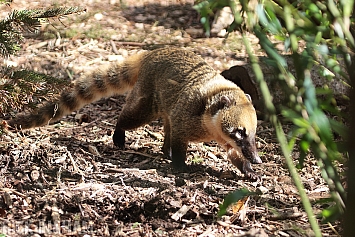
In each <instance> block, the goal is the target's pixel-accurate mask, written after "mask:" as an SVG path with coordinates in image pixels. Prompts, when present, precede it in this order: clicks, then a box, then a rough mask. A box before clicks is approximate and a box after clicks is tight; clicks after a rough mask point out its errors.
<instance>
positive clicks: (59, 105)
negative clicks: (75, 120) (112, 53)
mask: <svg viewBox="0 0 355 237" xmlns="http://www.w3.org/2000/svg"><path fill="white" fill-rule="evenodd" d="M144 55H145V53H140V54H136V55H133V56H131V57H129V58H127V59H126V60H125V61H124V62H122V63H113V64H110V65H109V66H105V67H102V68H99V69H97V70H94V71H93V72H91V73H88V74H85V75H83V76H81V77H80V78H79V79H78V80H76V81H74V82H73V84H72V86H71V87H70V88H69V89H68V90H65V91H63V92H62V93H61V95H60V96H59V97H57V98H56V99H54V100H53V101H52V102H48V103H47V104H45V105H44V106H42V107H40V108H38V109H37V110H36V111H33V112H32V113H26V114H19V115H17V116H16V117H15V118H14V119H12V120H10V121H8V124H9V125H10V126H11V127H16V128H21V129H27V128H33V127H39V126H42V125H45V124H47V123H49V122H50V121H56V120H58V119H60V118H61V117H63V116H65V115H67V114H69V113H70V112H72V111H75V110H77V109H80V108H82V107H83V106H85V105H86V104H89V103H91V102H94V101H96V100H99V99H101V98H103V97H109V96H112V95H114V94H124V93H125V92H127V91H129V90H131V89H132V87H133V86H134V84H135V83H136V81H137V79H138V72H139V69H140V67H141V63H142V60H143V58H144Z"/></svg>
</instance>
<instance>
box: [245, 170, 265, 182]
mask: <svg viewBox="0 0 355 237" xmlns="http://www.w3.org/2000/svg"><path fill="white" fill-rule="evenodd" d="M244 175H245V178H246V179H248V180H250V181H254V182H255V181H260V180H261V177H260V175H258V174H257V173H256V172H255V171H254V170H253V171H252V172H251V171H248V172H246V173H244Z"/></svg>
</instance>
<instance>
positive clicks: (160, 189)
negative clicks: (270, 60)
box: [0, 0, 342, 236]
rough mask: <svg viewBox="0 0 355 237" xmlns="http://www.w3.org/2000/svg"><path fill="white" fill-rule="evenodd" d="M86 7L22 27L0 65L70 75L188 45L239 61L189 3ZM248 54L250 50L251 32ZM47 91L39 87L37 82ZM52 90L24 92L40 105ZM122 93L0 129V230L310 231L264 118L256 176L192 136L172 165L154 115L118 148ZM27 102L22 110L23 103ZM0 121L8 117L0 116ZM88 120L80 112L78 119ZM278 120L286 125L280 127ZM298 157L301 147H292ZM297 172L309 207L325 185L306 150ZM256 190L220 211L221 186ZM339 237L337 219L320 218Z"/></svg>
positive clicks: (92, 0) (214, 60) (34, 4)
mask: <svg viewBox="0 0 355 237" xmlns="http://www.w3.org/2000/svg"><path fill="white" fill-rule="evenodd" d="M73 4H74V3H73V1H64V0H57V1H55V2H49V1H44V0H41V1H16V0H14V3H13V4H12V5H11V6H10V7H8V6H2V7H1V11H0V16H1V17H4V16H6V14H7V13H8V12H9V11H10V10H12V9H23V8H45V7H50V6H72V5H73ZM77 4H80V6H83V7H86V8H87V12H86V13H82V14H79V15H73V16H69V17H63V18H61V19H52V20H50V22H49V24H44V26H43V27H42V29H41V32H40V34H37V35H34V34H29V35H28V36H27V38H26V39H25V40H24V42H23V49H22V51H20V52H19V53H18V55H16V56H11V57H10V58H9V59H7V60H6V61H5V63H6V64H7V65H12V66H16V67H18V68H27V69H31V70H35V71H38V72H43V73H46V74H48V75H51V76H54V77H58V78H62V79H65V80H67V81H68V82H69V81H70V80H73V79H76V78H78V77H79V76H80V75H81V74H82V73H84V72H86V71H88V70H92V69H93V68H95V67H100V65H104V64H107V63H110V62H112V61H118V60H123V59H124V58H125V57H127V56H128V55H132V54H134V53H136V52H138V51H140V50H149V49H153V48H157V47H163V46H167V45H168V46H176V47H185V48H188V49H190V50H192V51H194V52H196V53H197V54H199V55H201V56H202V57H203V58H204V59H205V60H206V61H207V62H208V63H209V64H210V65H211V66H212V67H214V68H215V69H216V70H218V71H219V72H221V71H223V70H225V69H228V68H229V67H231V66H234V65H244V64H246V63H247V58H246V54H245V51H244V48H243V46H242V43H241V40H240V37H239V36H238V34H232V35H231V36H230V37H229V38H228V39H227V40H224V39H223V38H220V37H216V36H212V37H210V38H206V37H204V34H203V31H202V27H201V25H200V23H199V18H198V14H197V13H196V12H195V11H194V10H193V9H192V5H191V4H192V3H191V1H143V0H142V1H130V0H127V1H115V0H110V1H108V0H103V1H102V0H101V1H96V0H84V1H80V2H78V3H77ZM250 40H251V42H255V51H256V52H258V48H257V45H256V42H257V40H256V39H255V38H253V37H252V36H251V38H250ZM43 87H45V85H43ZM49 98H50V95H46V96H43V97H38V96H37V97H33V98H31V101H29V102H35V103H40V102H41V101H43V100H45V99H49ZM123 104H124V96H117V97H112V98H105V99H101V100H100V101H98V102H96V103H93V104H90V105H87V106H85V107H84V108H83V109H80V110H79V111H76V112H75V113H73V114H71V115H69V116H67V117H65V118H63V119H62V120H61V121H60V122H58V123H55V124H52V125H48V126H44V127H41V128H36V129H30V130H27V131H19V132H9V133H7V134H5V135H3V136H2V137H0V142H1V145H0V195H1V197H2V198H0V236H3V235H5V236H311V235H312V232H311V228H310V225H309V222H308V219H307V217H306V214H305V212H304V210H303V207H302V204H301V202H300V199H299V195H298V192H297V189H296V188H295V186H294V185H293V184H292V181H291V179H290V177H289V174H288V171H287V167H286V165H285V162H284V157H282V155H281V151H280V148H279V145H278V143H277V140H276V138H275V136H274V131H273V129H272V128H271V126H270V125H269V123H268V122H264V121H259V124H258V128H257V146H258V150H259V153H260V156H261V159H262V161H263V163H262V164H260V165H253V168H254V169H255V170H256V171H257V173H258V174H260V176H261V180H259V181H256V182H251V181H249V180H246V179H245V178H244V177H243V175H242V174H241V173H240V171H239V170H238V169H237V168H235V167H233V166H232V164H231V163H230V162H229V161H228V160H227V158H226V153H225V151H224V150H223V149H221V148H220V147H219V146H218V145H217V144H215V143H213V142H211V143H192V144H190V145H189V148H188V164H189V165H190V166H191V168H192V170H193V172H190V173H181V172H176V171H174V170H173V169H172V168H171V167H170V160H168V159H166V158H164V156H163V153H162V152H161V147H162V139H163V128H162V126H161V125H162V122H161V121H160V120H159V121H154V122H152V123H150V124H148V125H145V126H143V127H141V128H139V129H137V130H135V131H128V133H127V142H126V149H125V150H120V149H118V148H116V147H115V146H114V145H113V142H112V138H111V136H112V133H113V130H114V126H115V121H116V119H117V116H118V114H119V112H120V110H121V108H122V106H123ZM25 110H26V109H25ZM0 116H2V117H0V118H3V119H8V118H9V117H10V116H11V114H2V115H0ZM82 118H85V119H82ZM285 128H286V127H285ZM293 156H294V159H295V161H296V160H297V158H298V153H297V152H295V153H294V154H293ZM308 158H309V159H308V160H307V161H306V162H305V167H304V168H303V169H302V170H301V172H300V174H301V176H302V181H303V183H304V185H305V187H306V191H307V193H308V195H309V197H310V199H311V200H312V202H313V208H314V211H315V213H317V214H319V212H320V211H321V210H322V209H324V208H325V207H327V206H326V204H324V203H317V202H316V200H318V199H319V198H326V197H328V196H329V195H328V192H329V190H328V187H327V185H326V184H325V183H324V180H323V179H322V178H321V174H320V171H319V169H318V167H317V165H316V161H315V160H313V159H312V157H311V156H310V157H308ZM241 188H247V189H248V190H250V191H260V192H262V194H261V195H257V196H252V197H250V198H249V199H248V200H247V202H246V203H245V204H244V210H243V211H241V212H238V213H237V212H236V211H235V210H233V209H231V210H229V212H228V213H227V214H226V215H224V216H222V217H218V216H217V212H218V210H219V205H220V204H221V203H222V202H223V199H224V198H225V197H226V195H227V194H228V193H230V192H233V191H235V190H238V189H241ZM321 229H322V233H323V234H324V236H339V235H340V234H341V230H342V227H341V225H340V224H339V223H335V224H321Z"/></svg>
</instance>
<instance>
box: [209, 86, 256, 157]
mask: <svg viewBox="0 0 355 237" xmlns="http://www.w3.org/2000/svg"><path fill="white" fill-rule="evenodd" d="M215 102H216V103H217V105H216V106H217V107H218V109H217V111H216V114H215V115H214V116H215V117H214V119H213V120H214V122H215V123H218V124H215V126H218V125H219V126H220V127H221V130H220V131H219V132H218V133H222V134H220V135H219V137H221V138H222V139H223V140H224V142H225V144H222V145H224V147H225V148H226V149H227V150H229V149H231V148H233V149H237V150H240V151H241V153H242V154H243V155H244V157H245V158H246V159H248V160H250V161H251V162H252V163H257V164H258V163H262V161H261V159H260V157H259V155H258V152H257V149H256V143H255V135H256V127H257V117H256V112H255V109H254V107H253V105H252V103H251V99H250V97H249V95H245V94H244V92H243V91H242V90H236V91H235V92H233V93H228V94H225V95H221V96H219V97H218V98H217V101H215ZM217 129H218V128H217ZM218 130H219V129H218Z"/></svg>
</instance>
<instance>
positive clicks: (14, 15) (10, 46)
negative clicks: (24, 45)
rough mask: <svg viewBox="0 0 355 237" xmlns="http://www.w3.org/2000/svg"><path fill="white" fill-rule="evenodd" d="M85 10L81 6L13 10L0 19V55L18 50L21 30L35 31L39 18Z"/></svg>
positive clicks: (6, 54)
mask: <svg viewBox="0 0 355 237" xmlns="http://www.w3.org/2000/svg"><path fill="white" fill-rule="evenodd" d="M83 11H85V9H84V8H81V7H69V8H61V7H58V8H54V9H47V10H20V11H18V10H14V11H12V12H11V13H10V14H9V15H8V16H7V17H6V18H5V19H3V20H1V21H0V32H1V35H0V55H4V56H8V55H10V54H14V53H15V52H16V51H18V50H20V46H19V42H20V41H21V40H22V38H23V36H22V32H23V31H31V32H32V31H35V30H36V29H37V28H38V27H39V26H40V24H41V20H43V19H48V18H53V17H56V18H60V17H62V16H65V15H69V14H73V13H80V12H83Z"/></svg>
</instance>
